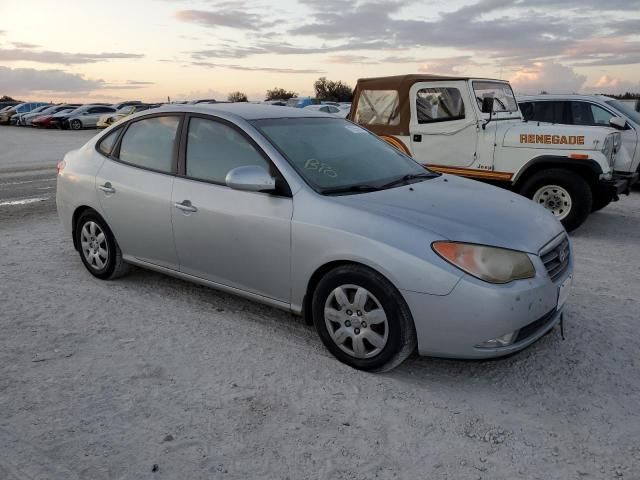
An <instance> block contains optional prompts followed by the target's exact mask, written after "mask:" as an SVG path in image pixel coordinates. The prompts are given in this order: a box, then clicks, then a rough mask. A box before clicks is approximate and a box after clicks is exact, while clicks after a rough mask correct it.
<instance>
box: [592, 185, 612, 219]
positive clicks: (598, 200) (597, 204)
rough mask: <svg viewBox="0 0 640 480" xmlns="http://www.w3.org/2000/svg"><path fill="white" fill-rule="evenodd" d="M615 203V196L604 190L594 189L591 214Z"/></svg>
mask: <svg viewBox="0 0 640 480" xmlns="http://www.w3.org/2000/svg"><path fill="white" fill-rule="evenodd" d="M612 201H613V194H612V193H611V192H610V191H608V190H606V189H603V188H600V187H597V186H596V187H594V188H593V204H592V205H591V213H593V212H597V211H598V210H602V209H603V208H604V207H606V206H607V205H609V204H610V203H611V202H612Z"/></svg>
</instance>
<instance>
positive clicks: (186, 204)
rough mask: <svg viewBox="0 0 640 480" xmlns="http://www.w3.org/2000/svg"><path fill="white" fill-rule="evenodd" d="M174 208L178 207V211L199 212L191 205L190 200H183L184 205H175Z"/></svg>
mask: <svg viewBox="0 0 640 480" xmlns="http://www.w3.org/2000/svg"><path fill="white" fill-rule="evenodd" d="M173 206H174V207H176V208H177V209H178V210H182V211H183V212H197V211H198V209H197V208H196V207H194V206H193V205H191V202H190V201H189V200H183V201H182V203H177V202H176V203H174V204H173Z"/></svg>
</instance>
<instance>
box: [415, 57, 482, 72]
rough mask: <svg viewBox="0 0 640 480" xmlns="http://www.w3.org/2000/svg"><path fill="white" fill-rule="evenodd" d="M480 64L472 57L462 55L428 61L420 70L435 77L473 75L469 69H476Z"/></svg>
mask: <svg viewBox="0 0 640 480" xmlns="http://www.w3.org/2000/svg"><path fill="white" fill-rule="evenodd" d="M478 65H480V64H479V63H477V62H475V61H474V60H473V57H471V55H461V56H458V57H448V58H434V59H431V60H427V61H426V62H425V63H423V64H422V65H420V68H419V69H418V71H419V72H421V73H430V74H434V75H464V74H469V75H471V74H472V72H471V71H469V68H472V69H473V68H475V67H477V66H478Z"/></svg>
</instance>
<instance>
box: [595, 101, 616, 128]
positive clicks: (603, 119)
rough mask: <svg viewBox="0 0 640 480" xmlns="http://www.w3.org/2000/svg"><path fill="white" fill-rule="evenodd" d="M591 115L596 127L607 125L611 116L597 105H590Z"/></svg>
mask: <svg viewBox="0 0 640 480" xmlns="http://www.w3.org/2000/svg"><path fill="white" fill-rule="evenodd" d="M591 113H592V114H593V123H595V124H596V125H609V120H611V117H613V115H611V114H610V113H609V112H607V111H606V110H605V109H604V108H600V107H598V106H597V105H591Z"/></svg>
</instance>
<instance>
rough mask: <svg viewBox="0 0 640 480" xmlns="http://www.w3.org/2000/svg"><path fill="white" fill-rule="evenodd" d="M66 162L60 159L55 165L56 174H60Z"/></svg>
mask: <svg viewBox="0 0 640 480" xmlns="http://www.w3.org/2000/svg"><path fill="white" fill-rule="evenodd" d="M66 165H67V164H66V162H65V161H64V160H60V161H59V162H58V164H57V165H56V170H57V171H58V175H60V174H62V171H63V170H64V167H65V166H66Z"/></svg>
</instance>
